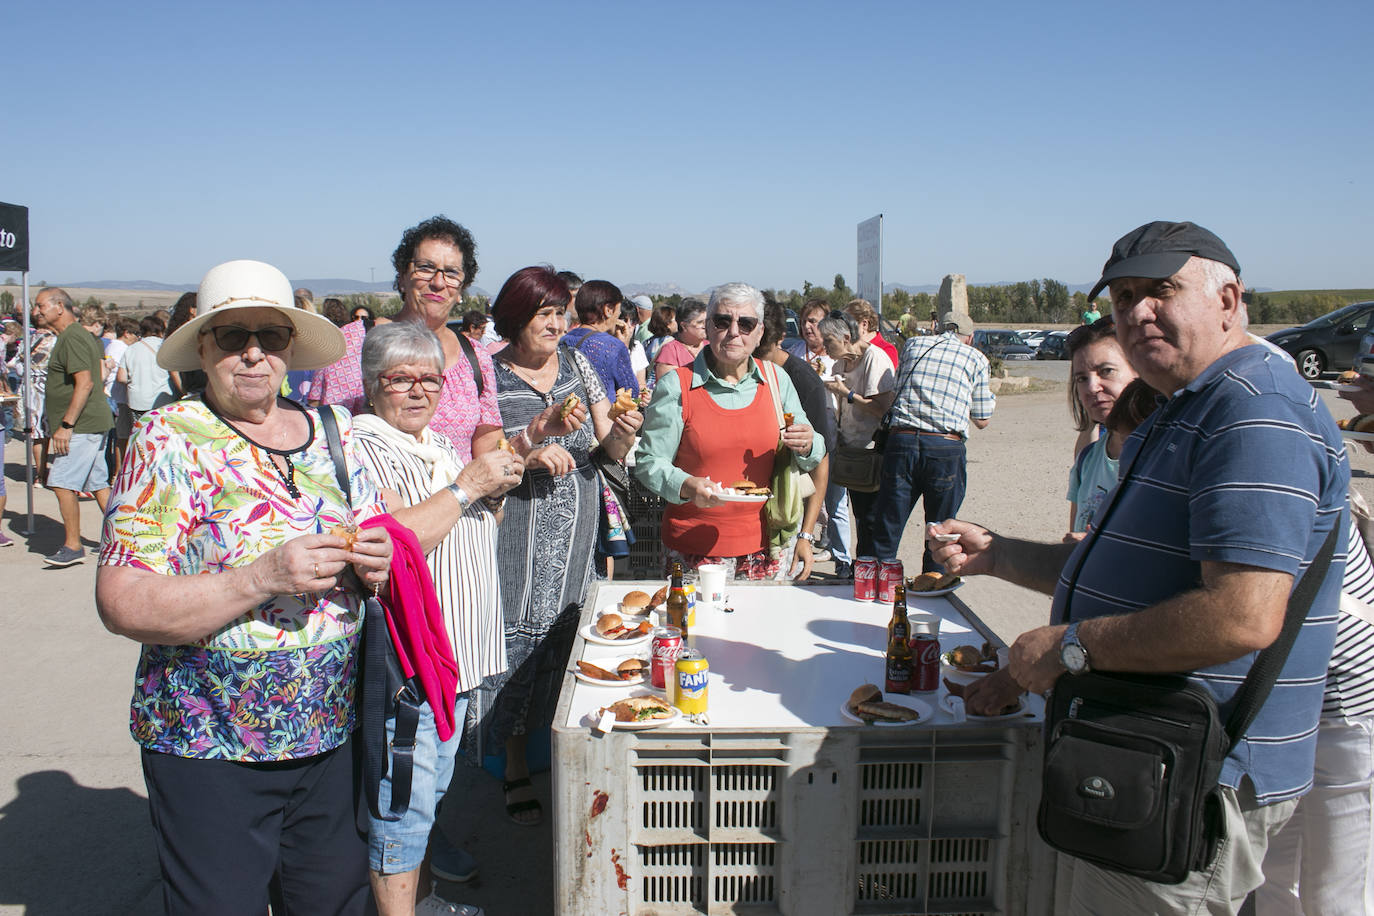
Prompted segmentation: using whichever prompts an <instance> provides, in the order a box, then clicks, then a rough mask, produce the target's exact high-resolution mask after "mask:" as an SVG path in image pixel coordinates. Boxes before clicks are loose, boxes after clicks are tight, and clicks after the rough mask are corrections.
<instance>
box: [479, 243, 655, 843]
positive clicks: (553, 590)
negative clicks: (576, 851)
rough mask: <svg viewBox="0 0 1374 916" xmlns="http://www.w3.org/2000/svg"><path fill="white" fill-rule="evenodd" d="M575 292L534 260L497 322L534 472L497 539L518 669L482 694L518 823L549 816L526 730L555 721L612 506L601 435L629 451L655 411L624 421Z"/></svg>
mask: <svg viewBox="0 0 1374 916" xmlns="http://www.w3.org/2000/svg"><path fill="white" fill-rule="evenodd" d="M571 299H572V295H571V293H570V292H569V291H568V286H567V284H566V283H565V282H564V281H563V280H562V279H560V278H559V276H558V274H556V273H555V272H554V271H553V268H551V267H526V268H524V269H522V270H518V271H516V272H515V273H514V274H512V275H511V277H510V279H508V280H507V281H506V282H505V285H504V286H502V287H501V292H500V293H499V294H497V296H496V301H495V302H494V303H493V305H492V318H493V320H494V321H495V323H496V331H497V333H498V334H500V335H501V337H502V338H504V339H505V340H507V341H509V343H508V344H507V345H506V347H505V348H504V349H502V350H501V351H499V352H498V353H497V354H496V355H495V363H496V390H497V402H498V404H499V405H500V408H501V418H502V421H503V422H504V424H505V428H506V435H507V436H508V437H510V441H511V445H512V446H513V447H514V448H516V449H517V450H518V451H520V452H521V453H522V454H524V455H525V471H524V477H523V478H522V479H521V481H520V485H519V486H517V487H516V488H515V489H513V490H511V491H510V492H509V493H508V494H507V499H506V517H505V520H504V521H503V522H502V524H501V528H500V534H499V540H498V544H497V565H498V568H499V570H500V578H501V604H502V611H503V613H504V616H505V637H506V654H507V658H508V667H507V670H506V673H505V674H503V675H500V676H497V677H494V678H488V679H487V681H486V683H485V684H484V685H483V689H482V691H481V694H480V695H479V698H478V699H479V715H482V716H483V717H484V723H485V727H484V733H485V734H484V737H485V739H486V740H487V741H488V742H491V743H492V744H496V743H497V742H500V743H503V744H504V745H505V749H506V772H505V786H504V788H505V792H506V811H507V813H508V814H509V815H510V817H511V819H512V820H514V821H515V822H516V823H517V824H537V823H539V821H540V819H541V816H542V815H541V806H540V804H539V801H538V800H537V799H535V798H534V791H533V788H532V787H531V785H530V781H529V768H528V766H527V764H526V762H525V742H526V735H527V734H528V733H529V732H530V731H533V730H537V729H542V728H547V727H548V725H549V723H550V722H551V721H552V716H553V708H554V705H555V703H556V701H557V699H558V687H559V685H560V683H561V682H562V674H563V669H564V668H565V667H566V666H567V664H568V652H569V651H570V649H571V648H572V641H573V635H574V629H575V624H576V622H577V612H578V608H579V607H580V606H581V604H582V598H583V595H584V594H585V592H586V590H587V585H588V583H589V582H590V581H591V579H592V554H593V552H594V550H595V548H596V541H597V524H598V522H599V520H600V512H601V489H600V485H599V483H598V478H597V474H596V468H595V467H594V466H593V465H592V460H591V454H592V450H593V449H595V448H596V447H597V445H598V444H600V446H601V448H602V449H603V450H604V451H605V452H606V453H607V454H608V455H609V456H610V457H611V458H614V459H615V460H617V461H619V460H621V459H623V458H624V457H625V453H626V452H628V451H629V449H630V446H631V445H632V444H633V443H634V439H635V433H636V431H637V430H638V429H639V425H640V423H641V422H643V419H644V418H643V416H642V415H641V414H640V413H639V411H638V410H634V411H630V412H629V413H625V414H622V415H620V416H619V417H617V418H616V419H615V420H614V421H612V420H611V418H610V413H609V411H610V404H611V402H610V400H608V399H607V397H606V390H605V388H604V387H603V385H602V383H601V379H600V377H599V376H598V375H597V372H596V370H595V369H594V368H592V365H591V363H590V362H589V361H588V360H587V358H586V357H585V356H583V355H582V354H581V353H579V352H577V351H576V350H573V349H571V348H569V347H565V346H560V345H559V342H560V341H561V340H562V338H563V333H564V324H563V321H564V319H563V316H564V313H565V312H566V311H567V308H568V303H569V301H571ZM574 398H576V401H574V400H573V399H574ZM588 417H590V418H591V421H592V422H591V423H587V422H586V421H587V419H588Z"/></svg>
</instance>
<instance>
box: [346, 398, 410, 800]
mask: <svg viewBox="0 0 1374 916" xmlns="http://www.w3.org/2000/svg"><path fill="white" fill-rule="evenodd" d="M320 425H321V426H322V427H324V438H325V441H326V442H327V443H328V444H329V457H330V458H331V459H333V462H334V476H335V477H336V478H337V479H338V482H339V489H340V490H341V491H342V492H343V495H344V499H345V500H346V501H347V503H348V505H349V506H350V507H351V506H352V505H353V492H352V488H351V487H350V486H349V483H348V465H347V464H345V462H344V454H343V442H342V440H341V439H340V438H339V426H338V421H337V420H336V419H335V417H334V411H333V409H332V408H331V407H329V406H328V405H321V407H320ZM363 604H364V606H363V638H362V646H361V652H360V653H359V655H360V656H361V664H360V666H359V671H358V683H359V684H360V685H361V686H360V688H359V690H358V694H357V701H356V703H355V711H356V713H357V716H356V718H357V720H358V730H359V731H360V732H361V733H362V738H363V741H362V756H363V767H362V770H363V785H362V790H363V793H364V795H365V797H366V798H367V806H368V810H369V811H371V812H372V816H373V817H375V818H377V819H378V820H383V821H399V820H400V819H401V818H402V817H404V816H405V813H406V812H407V811H409V810H410V788H411V780H412V777H413V775H414V771H415V732H416V730H417V729H418V728H419V724H420V708H421V707H422V706H424V705H425V692H424V688H423V687H421V686H420V681H419V679H417V678H413V677H411V678H408V677H406V676H405V674H404V672H402V670H401V660H400V658H398V657H397V655H396V648H395V646H393V645H392V642H391V633H390V631H389V630H388V629H387V626H386V613H387V611H386V607H385V606H384V605H383V604H382V602H380V601H378V600H377V598H376V597H374V596H369V597H368V598H367V599H366V600H365V601H364V603H363ZM393 715H394V716H395V717H396V733H395V735H394V736H393V737H392V739H391V746H390V748H389V750H390V754H391V760H390V766H391V803H390V804H389V805H388V806H387V807H388V810H387V811H385V812H384V811H382V810H380V804H379V795H380V790H381V784H382V778H383V777H384V776H386V772H387V766H388V761H387V752H388V747H387V740H386V720H387V719H388V718H389V717H391V716H393Z"/></svg>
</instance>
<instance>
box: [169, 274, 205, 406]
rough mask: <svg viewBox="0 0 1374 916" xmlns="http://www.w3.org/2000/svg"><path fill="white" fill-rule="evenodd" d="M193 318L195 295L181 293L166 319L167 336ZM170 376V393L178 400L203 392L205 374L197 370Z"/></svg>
mask: <svg viewBox="0 0 1374 916" xmlns="http://www.w3.org/2000/svg"><path fill="white" fill-rule="evenodd" d="M194 317H196V294H195V293H182V294H181V298H179V299H177V302H176V305H174V306H172V317H171V318H168V319H167V331H166V334H167V336H168V337H171V336H172V335H173V334H175V333H176V330H177V328H179V327H181V326H182V325H183V324H185V323H186V322H188V321H190V320H191V319H192V318H194ZM171 376H172V391H173V392H174V393H175V394H176V396H177V397H179V398H182V397H185V396H186V395H188V394H194V393H195V392H197V391H204V390H205V373H204V372H201V371H200V370H199V369H187V370H186V371H185V372H173V373H171Z"/></svg>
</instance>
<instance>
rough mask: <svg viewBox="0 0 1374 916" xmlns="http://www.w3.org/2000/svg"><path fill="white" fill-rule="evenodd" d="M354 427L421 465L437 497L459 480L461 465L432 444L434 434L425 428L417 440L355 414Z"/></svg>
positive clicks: (377, 420)
mask: <svg viewBox="0 0 1374 916" xmlns="http://www.w3.org/2000/svg"><path fill="white" fill-rule="evenodd" d="M353 425H354V426H355V427H357V428H358V429H365V430H367V431H368V432H370V433H372V434H373V435H374V436H376V437H377V438H378V439H381V440H383V441H384V442H386V444H387V445H390V446H391V447H392V448H394V449H396V451H398V452H404V453H406V454H407V455H414V456H415V457H416V458H419V459H420V460H421V461H423V462H424V464H425V471H426V472H427V473H428V474H429V481H430V493H438V492H439V490H441V489H442V488H444V487H446V486H448V485H449V484H451V483H453V482H454V481H455V480H457V479H458V472H459V471H461V470H462V469H463V466H462V464H461V463H459V462H457V461H456V460H454V458H453V454H452V453H451V452H449V451H448V449H446V448H444V447H443V446H441V445H439V444H438V443H436V442H435V441H434V434H433V433H431V432H430V431H429V427H428V426H426V427H425V428H424V429H423V430H421V431H420V438H419V439H418V440H417V439H416V438H415V437H414V436H412V435H411V434H410V433H408V432H405V431H403V430H399V429H397V428H396V427H394V426H392V425H391V424H390V423H388V422H386V421H385V420H383V419H382V418H381V417H379V416H376V415H375V414H370V413H364V414H358V415H357V416H356V417H354V418H353Z"/></svg>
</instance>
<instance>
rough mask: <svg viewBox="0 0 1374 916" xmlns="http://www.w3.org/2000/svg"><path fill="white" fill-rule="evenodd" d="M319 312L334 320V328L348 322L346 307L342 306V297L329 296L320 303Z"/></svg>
mask: <svg viewBox="0 0 1374 916" xmlns="http://www.w3.org/2000/svg"><path fill="white" fill-rule="evenodd" d="M320 314H321V315H323V316H324V317H326V318H328V319H329V320H330V321H332V322H334V326H335V327H336V328H341V327H343V326H344V325H346V324H348V309H346V308H344V304H343V300H342V299H335V298H334V297H333V296H330V297H329V298H328V299H326V300H324V302H322V303H320Z"/></svg>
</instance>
